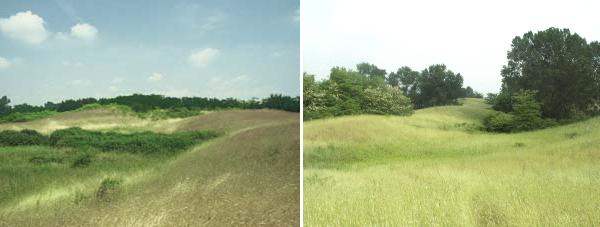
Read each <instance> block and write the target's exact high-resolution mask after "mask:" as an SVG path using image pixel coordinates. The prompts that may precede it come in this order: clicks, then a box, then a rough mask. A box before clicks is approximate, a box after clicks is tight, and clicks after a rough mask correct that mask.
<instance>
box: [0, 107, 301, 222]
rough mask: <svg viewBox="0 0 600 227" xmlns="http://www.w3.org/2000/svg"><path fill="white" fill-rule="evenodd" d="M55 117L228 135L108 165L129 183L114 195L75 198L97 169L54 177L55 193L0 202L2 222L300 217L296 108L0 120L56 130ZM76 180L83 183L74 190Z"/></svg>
mask: <svg viewBox="0 0 600 227" xmlns="http://www.w3.org/2000/svg"><path fill="white" fill-rule="evenodd" d="M50 122H56V124H58V125H61V126H69V127H72V126H77V127H82V128H89V129H95V128H101V129H102V130H130V129H134V130H152V131H161V132H171V131H178V130H217V131H222V132H224V133H225V135H224V136H222V137H220V138H217V139H214V140H212V141H209V142H208V143H204V144H201V145H199V146H196V147H194V148H192V149H190V150H189V151H186V152H183V153H182V154H180V155H178V156H176V157H174V158H171V159H167V160H165V161H164V162H163V163H160V164H157V165H156V166H152V167H148V168H143V169H137V170H136V171H135V172H132V171H115V172H113V173H110V174H109V175H110V176H111V177H118V178H119V179H123V180H124V183H123V184H122V185H121V186H120V187H119V188H117V189H116V190H118V192H119V193H116V194H115V196H114V198H111V200H110V201H108V202H106V201H95V200H94V199H92V200H91V201H87V202H84V203H79V204H75V203H73V202H72V201H73V200H76V199H77V198H78V196H81V195H79V194H78V193H81V192H85V193H88V194H91V195H93V194H94V193H97V192H96V190H97V188H98V185H99V184H100V181H101V180H102V179H103V177H95V178H94V177H91V178H89V179H86V180H85V181H81V182H77V184H73V185H53V186H52V188H49V189H48V190H51V191H54V193H46V194H44V193H41V194H40V195H30V196H28V197H24V198H20V199H17V203H10V204H4V205H2V204H0V220H1V221H0V226H89V225H92V226H198V225H200V226H202V225H205V226H226V225H252V226H256V225H270V226H297V225H298V224H299V206H300V205H299V182H300V180H299V170H300V166H299V158H300V156H299V155H300V154H299V148H300V145H299V136H300V135H299V132H300V130H299V115H298V114H297V113H290V112H282V111H275V110H231V111H216V112H211V113H209V114H206V115H202V116H196V117H190V118H185V119H171V120H159V121H151V120H144V119H139V118H136V117H132V116H123V115H120V114H119V113H115V112H114V111H111V110H90V111H87V110H86V111H81V112H75V113H65V114H59V115H56V116H53V117H51V118H48V119H41V120H38V121H34V122H26V123H18V124H14V123H13V124H9V125H0V128H4V129H5V128H14V127H19V128H33V129H37V130H46V132H50V131H51V130H53V129H56V128H51V127H50V126H49V125H50V124H54V123H50ZM103 174H104V175H106V174H107V173H103ZM73 187H79V188H78V189H77V190H74V189H73V190H71V189H70V188H73ZM86 188H89V190H87V191H86ZM48 190H46V191H48ZM28 198H37V199H34V200H32V201H33V202H32V205H28V206H25V205H24V204H26V203H24V202H23V201H27V200H26V199H28ZM35 201H37V204H36V202H35ZM3 206H4V207H3Z"/></svg>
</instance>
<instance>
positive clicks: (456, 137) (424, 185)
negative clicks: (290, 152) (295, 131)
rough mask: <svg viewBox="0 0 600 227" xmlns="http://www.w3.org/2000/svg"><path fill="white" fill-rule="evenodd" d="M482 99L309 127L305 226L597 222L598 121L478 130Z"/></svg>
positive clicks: (599, 217) (599, 181) (313, 123)
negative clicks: (512, 131)
mask: <svg viewBox="0 0 600 227" xmlns="http://www.w3.org/2000/svg"><path fill="white" fill-rule="evenodd" d="M491 112H492V110H491V109H489V107H488V106H487V105H486V104H484V103H483V100H479V99H466V100H463V104H462V105H460V106H444V107H434V108H427V109H422V110H418V111H416V112H415V114H414V115H412V116H409V117H397V116H371V115H361V116H347V117H339V118H333V119H324V120H315V121H309V122H305V124H304V165H305V168H304V193H305V194H304V218H305V219H304V223H305V224H306V225H307V226H331V225H334V226H387V225H389V226H397V225H406V226H515V225H516V226H557V225H561V226H564V225H568V226H597V225H600V215H599V213H598V210H600V139H598V138H600V118H594V119H590V120H587V121H584V122H579V123H576V124H571V125H565V126H560V127H554V128H548V129H545V130H539V131H534V132H526V133H515V134H492V133H485V132H481V131H479V130H477V128H478V127H479V126H481V121H482V119H483V117H485V116H486V115H487V114H489V113H491Z"/></svg>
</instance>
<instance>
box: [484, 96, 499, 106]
mask: <svg viewBox="0 0 600 227" xmlns="http://www.w3.org/2000/svg"><path fill="white" fill-rule="evenodd" d="M497 97H498V94H494V93H487V94H486V95H485V98H484V100H485V103H486V104H490V105H494V103H495V102H496V98H497Z"/></svg>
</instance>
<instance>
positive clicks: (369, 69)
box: [356, 62, 387, 85]
mask: <svg viewBox="0 0 600 227" xmlns="http://www.w3.org/2000/svg"><path fill="white" fill-rule="evenodd" d="M356 70H357V71H358V73H360V74H361V75H364V76H366V77H367V80H369V81H370V82H371V83H372V85H377V84H381V83H383V82H384V81H385V75H386V74H387V73H386V72H385V69H380V68H378V67H377V66H376V65H373V64H369V63H366V62H363V63H360V64H357V65H356Z"/></svg>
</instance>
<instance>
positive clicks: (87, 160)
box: [71, 154, 92, 168]
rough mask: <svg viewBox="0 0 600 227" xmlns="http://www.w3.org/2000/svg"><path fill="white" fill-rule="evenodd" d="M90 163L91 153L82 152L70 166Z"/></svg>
mask: <svg viewBox="0 0 600 227" xmlns="http://www.w3.org/2000/svg"><path fill="white" fill-rule="evenodd" d="M91 163H92V155H91V154H83V155H81V156H79V157H77V158H76V159H75V160H74V161H73V164H71V167H72V168H79V167H86V166H89V165H90V164H91Z"/></svg>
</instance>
